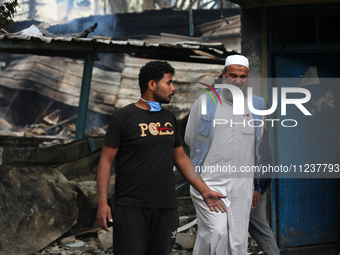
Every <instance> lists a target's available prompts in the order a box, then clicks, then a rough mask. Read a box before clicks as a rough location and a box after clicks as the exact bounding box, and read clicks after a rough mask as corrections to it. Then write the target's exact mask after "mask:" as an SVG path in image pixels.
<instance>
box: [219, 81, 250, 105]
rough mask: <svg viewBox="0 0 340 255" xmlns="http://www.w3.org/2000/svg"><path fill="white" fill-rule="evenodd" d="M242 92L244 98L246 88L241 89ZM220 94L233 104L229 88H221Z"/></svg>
mask: <svg viewBox="0 0 340 255" xmlns="http://www.w3.org/2000/svg"><path fill="white" fill-rule="evenodd" d="M235 86H236V85H235ZM241 90H242V89H241ZM242 93H243V95H244V97H245V98H246V97H247V90H246V88H245V89H244V90H242ZM222 96H223V98H224V99H225V100H226V101H227V102H229V103H230V104H233V95H232V94H231V91H230V90H229V89H222Z"/></svg>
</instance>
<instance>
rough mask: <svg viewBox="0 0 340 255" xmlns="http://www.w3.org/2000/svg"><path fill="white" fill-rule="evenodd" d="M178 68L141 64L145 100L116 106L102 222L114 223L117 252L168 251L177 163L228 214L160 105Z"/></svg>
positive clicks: (105, 154) (102, 176) (104, 167)
mask: <svg viewBox="0 0 340 255" xmlns="http://www.w3.org/2000/svg"><path fill="white" fill-rule="evenodd" d="M174 73H175V70H174V69H173V68H172V67H171V65H169V64H168V63H167V62H161V61H152V62H149V63H147V64H146V65H145V66H144V67H142V68H141V70H140V74H139V86H140V89H141V99H140V100H139V101H138V102H136V103H134V104H130V105H128V106H126V107H124V108H122V109H119V110H117V111H116V112H115V113H114V115H113V117H112V119H111V121H110V124H109V127H108V130H107V133H106V137H105V140H104V146H103V149H102V154H101V158H100V162H99V166H98V175H97V186H98V212H97V221H98V223H99V225H100V226H101V227H102V228H103V229H105V230H106V231H108V227H107V220H108V221H110V222H113V229H114V230H113V240H114V254H115V255H169V253H170V252H171V249H172V247H173V245H174V243H175V239H176V233H177V223H178V214H177V199H176V194H175V179H174V174H173V165H174V164H175V165H176V167H177V168H178V170H179V171H180V172H181V173H182V175H183V176H184V177H185V178H186V179H187V180H188V181H189V182H190V184H191V185H193V187H194V188H196V189H197V190H198V191H199V192H200V193H201V195H202V196H203V198H204V200H205V202H206V204H207V206H209V208H210V210H211V211H216V212H219V211H221V212H225V211H226V207H225V205H224V203H223V202H222V200H221V198H224V197H225V196H223V195H221V194H219V193H217V192H214V191H212V190H210V188H209V187H208V186H207V185H206V184H205V183H204V182H203V180H202V179H201V178H200V177H199V175H198V174H197V173H195V172H194V171H193V169H194V168H193V165H192V164H191V162H190V160H189V158H188V157H187V155H186V154H185V152H184V149H183V146H182V145H183V141H182V139H181V137H180V133H179V130H178V126H177V123H176V118H175V116H174V114H173V113H171V112H170V111H169V110H167V109H164V108H162V107H161V104H162V103H169V102H170V100H171V98H172V96H173V95H174V91H175V88H174V86H173V81H172V76H173V75H174ZM114 159H116V185H115V198H116V204H115V210H114V220H113V219H112V215H111V209H110V207H109V205H108V203H107V192H108V187H109V180H110V169H111V165H112V163H113V161H114Z"/></svg>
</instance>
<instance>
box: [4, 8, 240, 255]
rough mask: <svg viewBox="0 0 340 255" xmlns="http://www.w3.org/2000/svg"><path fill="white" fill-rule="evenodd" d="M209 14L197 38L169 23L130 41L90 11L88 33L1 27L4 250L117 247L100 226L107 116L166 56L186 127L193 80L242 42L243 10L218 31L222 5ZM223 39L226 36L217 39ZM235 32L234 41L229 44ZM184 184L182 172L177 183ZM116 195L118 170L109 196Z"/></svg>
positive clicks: (211, 72)
mask: <svg viewBox="0 0 340 255" xmlns="http://www.w3.org/2000/svg"><path fill="white" fill-rule="evenodd" d="M233 12H235V11H233ZM212 13H213V15H210V16H209V19H205V20H204V18H202V17H203V16H204V15H202V17H201V18H200V19H201V20H202V21H201V24H200V25H199V28H196V29H201V30H200V34H201V36H200V37H193V38H191V37H188V36H185V35H183V34H181V33H179V34H175V33H171V31H167V32H169V33H162V34H156V35H155V34H147V31H146V32H145V34H144V36H143V37H138V36H137V37H138V38H137V37H136V35H134V36H132V35H129V36H131V39H128V38H126V36H127V34H128V32H126V34H124V35H123V37H125V38H123V37H120V38H117V37H112V36H106V34H102V35H98V34H97V35H95V31H96V30H97V29H98V28H100V26H101V24H102V22H98V23H97V24H98V27H95V26H96V25H94V24H95V22H92V21H93V18H90V19H89V20H90V21H91V25H90V26H88V27H86V28H85V29H83V31H84V32H86V31H87V34H86V35H84V32H80V33H77V34H75V32H74V31H70V30H67V29H65V30H64V31H65V32H63V33H62V34H56V33H55V34H53V33H52V31H53V29H44V28H42V27H40V26H39V25H37V24H30V25H29V26H28V27H26V28H25V29H23V30H20V31H14V32H8V31H7V33H6V31H3V33H2V34H1V35H0V41H1V44H0V48H1V52H2V53H1V55H0V58H1V62H2V63H3V66H2V68H1V70H0V97H1V105H0V108H1V112H2V113H1V114H2V115H1V119H0V141H1V149H2V150H1V153H2V157H1V160H2V165H1V175H2V181H1V185H0V193H1V194H2V195H1V199H2V201H1V205H2V206H1V211H2V217H1V219H2V220H1V223H2V224H1V226H2V227H1V231H0V232H2V233H3V234H4V235H6V238H1V240H2V241H0V254H6V255H8V254H31V253H37V254H38V252H39V251H40V252H41V254H44V252H49V253H52V254H53V252H54V254H61V252H63V251H65V249H66V250H67V249H69V250H72V249H78V251H81V252H82V253H86V252H92V253H93V252H100V251H104V250H107V252H110V247H111V246H112V243H111V244H110V241H108V244H107V240H106V239H107V238H108V239H110V236H109V237H105V233H103V231H100V229H99V228H98V227H96V225H95V213H96V206H97V200H96V199H97V198H96V168H97V164H98V160H99V156H100V151H101V147H102V144H103V136H104V134H105V131H106V127H107V124H108V121H109V119H110V117H111V115H112V112H113V111H114V110H115V109H118V108H120V107H123V106H125V105H127V104H129V103H132V102H135V101H137V100H138V99H139V97H140V91H139V86H138V72H139V69H140V67H141V66H143V65H144V64H145V63H147V62H148V61H150V60H153V59H161V60H167V61H169V62H170V64H172V65H173V66H174V67H175V68H176V75H175V77H174V82H175V86H176V96H175V97H174V99H173V100H172V102H171V104H169V105H167V107H168V108H169V109H171V110H172V111H173V112H174V113H175V115H176V117H177V118H178V120H179V123H180V125H181V127H182V132H184V127H185V121H186V117H187V115H188V113H189V110H190V105H191V104H192V103H193V101H194V98H191V96H190V94H191V91H190V85H192V84H193V83H195V82H197V81H202V80H204V81H205V82H211V83H212V82H213V81H214V79H215V78H216V77H217V76H218V75H219V74H220V72H221V70H222V68H223V63H224V59H225V57H226V56H228V55H230V54H234V53H236V52H237V51H239V47H240V45H239V38H240V23H239V17H240V16H239V13H235V14H236V16H232V17H230V23H231V24H232V26H231V27H230V30H228V32H225V33H221V31H220V28H221V27H223V28H225V26H226V25H225V21H222V22H221V20H214V19H212V18H211V17H213V16H214V15H216V17H217V18H218V15H217V13H219V12H216V11H213V12H212ZM165 14H166V15H183V13H182V14H178V13H173V12H172V11H169V10H164V13H161V14H158V15H163V16H164V15H165ZM140 15H146V16H149V15H148V13H147V14H145V13H142V14H140ZM186 15H187V14H186ZM127 16H128V17H127V18H126V19H134V20H138V19H140V18H141V17H138V15H137V16H136V15H135V17H134V16H133V15H132V14H129V15H127ZM226 16H227V15H226ZM142 18H143V17H142ZM122 19H123V16H122V17H121V20H122ZM84 23H85V22H84ZM87 24H89V22H87ZM66 27H67V26H66ZM59 28H60V27H59ZM147 28H148V29H150V27H147ZM88 29H90V30H88ZM186 29H187V27H186ZM179 30H182V31H183V28H178V31H179ZM48 31H50V32H48ZM59 31H60V30H59ZM78 31H82V30H78ZM123 31H124V30H123ZM175 32H176V31H175ZM130 33H131V31H130ZM81 34H82V35H81ZM120 36H121V34H120ZM132 37H134V38H132ZM221 38H225V40H224V41H225V42H224V43H221V42H216V41H219V40H220V39H221ZM228 38H233V40H231V42H230V44H229V46H230V47H227V48H226V45H228V40H227V39H228ZM221 41H223V40H221ZM177 175H178V174H177V173H176V176H177ZM183 182H184V180H183V179H182V178H181V177H180V176H179V175H178V176H177V185H178V186H180V185H181V184H183ZM187 188H188V186H185V187H184V188H183V189H181V192H182V193H183V194H179V197H181V199H180V200H179V204H180V208H181V209H180V210H181V214H180V215H181V217H180V221H181V225H185V224H186V223H188V222H189V221H192V220H193V219H194V214H195V212H194V210H193V206H192V204H191V201H189V200H190V198H189V197H188V196H187V191H188V190H187ZM113 194H114V169H112V180H111V187H110V194H109V199H111V200H112V199H113V197H114V195H113ZM13 211H16V212H17V214H13ZM11 219H15V221H14V220H11ZM193 224H194V223H192V225H193ZM189 227H190V226H189ZM189 227H187V228H189ZM187 228H185V229H184V230H186V229H187ZM187 237H188V236H187V235H185V236H183V238H184V239H185V238H187ZM105 238H106V239H105ZM19 240H20V241H19ZM84 240H86V243H84ZM193 241H194V239H193V238H192V237H191V238H189V241H188V242H189V244H188V243H181V246H183V247H187V248H190V247H192V245H193ZM179 242H180V241H179ZM110 245H111V246H110ZM58 252H59V253H58Z"/></svg>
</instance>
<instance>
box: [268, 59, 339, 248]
mask: <svg viewBox="0 0 340 255" xmlns="http://www.w3.org/2000/svg"><path fill="white" fill-rule="evenodd" d="M339 62H340V53H333V54H328V53H316V52H310V53H308V54H306V53H299V52H292V53H288V52H285V53H284V54H282V53H272V54H270V62H269V66H270V67H274V68H271V70H270V73H271V74H273V76H275V77H285V76H286V77H287V75H288V77H291V78H295V80H294V79H293V81H298V80H300V76H301V75H303V74H304V72H305V71H306V70H307V69H308V66H310V65H311V66H317V68H318V74H319V77H320V78H321V77H335V76H339V75H340V72H339V71H338V70H340V63H339ZM339 81H340V79H339ZM285 86H287V85H280V84H278V85H277V87H278V88H279V87H285ZM288 86H292V87H294V86H296V84H289V85H288ZM272 87H273V84H270V89H269V90H270V91H269V95H271V90H272ZM305 88H307V89H308V90H310V92H311V94H312V99H311V100H310V102H309V104H306V105H307V108H309V110H313V109H314V110H315V112H313V117H310V118H307V117H305V116H303V117H301V116H300V115H301V114H300V115H299V113H297V112H298V111H296V109H291V110H289V109H288V108H287V116H286V118H292V116H293V117H295V118H298V120H299V126H298V127H296V129H295V130H294V129H292V128H290V129H289V128H288V129H287V128H283V127H280V126H275V127H273V128H271V130H270V131H271V132H270V134H271V148H272V150H273V151H272V153H273V155H274V162H275V164H276V165H281V164H282V165H287V164H297V165H298V164H305V163H306V164H310V163H328V164H336V163H340V162H339V153H340V152H339V145H338V144H337V139H336V138H340V128H336V127H340V82H339V83H337V81H335V82H333V83H331V82H329V81H328V80H327V82H326V83H325V82H323V80H321V83H320V84H319V85H313V86H307V87H305ZM327 91H331V92H332V93H333V95H334V97H335V98H336V100H335V106H336V107H335V108H332V107H329V106H327V105H323V108H322V109H319V110H318V109H316V106H315V105H316V104H315V102H316V101H317V100H318V99H319V98H321V97H322V96H323V95H324V94H325V93H326V92H327ZM337 99H339V100H337ZM269 101H270V103H269V105H271V98H269ZM277 112H280V106H279V107H278V109H277ZM274 114H275V116H272V118H278V119H280V118H284V117H285V116H281V115H280V114H278V113H274ZM333 141H334V143H333ZM339 175H340V173H339ZM339 177H340V176H339ZM339 189H340V188H339V182H338V181H337V180H335V179H306V178H302V179H279V178H278V179H275V180H274V181H273V182H272V223H273V226H272V227H273V229H274V232H275V234H276V236H277V240H278V243H279V246H280V247H290V246H299V245H307V244H318V243H328V242H335V241H336V240H337V236H338V227H337V226H338V224H339V223H338V221H339V219H338V218H339V216H338V215H340V210H339V203H340V199H339V197H340V193H339Z"/></svg>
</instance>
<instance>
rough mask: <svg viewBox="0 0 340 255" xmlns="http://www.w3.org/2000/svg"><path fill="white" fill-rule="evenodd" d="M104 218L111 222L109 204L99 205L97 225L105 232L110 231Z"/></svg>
mask: <svg viewBox="0 0 340 255" xmlns="http://www.w3.org/2000/svg"><path fill="white" fill-rule="evenodd" d="M106 220H108V221H109V222H113V220H112V215H111V209H110V206H109V205H104V206H99V207H98V211H97V222H98V225H99V226H100V227H101V228H102V229H104V230H106V231H107V232H110V231H109V228H108V227H107V221H106Z"/></svg>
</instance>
